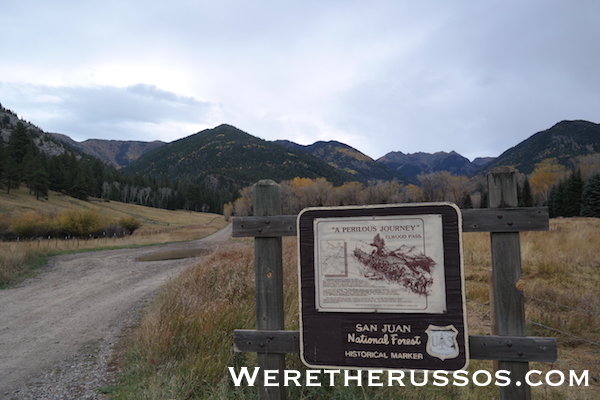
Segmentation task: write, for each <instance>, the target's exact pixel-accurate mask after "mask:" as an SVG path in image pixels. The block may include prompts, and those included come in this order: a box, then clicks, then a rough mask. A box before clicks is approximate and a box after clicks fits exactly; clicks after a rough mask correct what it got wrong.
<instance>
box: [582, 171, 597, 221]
mask: <svg viewBox="0 0 600 400" xmlns="http://www.w3.org/2000/svg"><path fill="white" fill-rule="evenodd" d="M581 200H582V202H581V216H582V217H596V218H600V174H595V175H594V176H592V177H591V178H590V179H588V181H587V183H586V184H585V186H584V187H583V192H582V195H581Z"/></svg>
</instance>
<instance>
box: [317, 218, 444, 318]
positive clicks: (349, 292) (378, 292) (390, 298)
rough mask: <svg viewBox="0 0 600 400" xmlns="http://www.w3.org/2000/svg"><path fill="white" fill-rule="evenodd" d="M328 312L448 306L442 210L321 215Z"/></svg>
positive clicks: (321, 291)
mask: <svg viewBox="0 0 600 400" xmlns="http://www.w3.org/2000/svg"><path fill="white" fill-rule="evenodd" d="M314 232H315V243H316V246H315V260H316V262H315V276H316V306H317V309H318V311H322V312H404V313H411V312H412V313H430V314H442V313H445V312H446V297H445V280H444V262H443V260H444V247H443V243H442V218H441V215H439V214H427V215H416V216H372V217H351V218H347V217H346V218H316V219H315V220H314Z"/></svg>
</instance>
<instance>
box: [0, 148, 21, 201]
mask: <svg viewBox="0 0 600 400" xmlns="http://www.w3.org/2000/svg"><path fill="white" fill-rule="evenodd" d="M2 181H3V183H4V186H5V187H6V193H7V194H10V190H11V189H18V188H19V187H20V186H21V166H20V165H19V164H17V162H16V161H15V160H14V159H13V158H12V157H10V156H9V157H6V169H5V171H4V176H3V179H2Z"/></svg>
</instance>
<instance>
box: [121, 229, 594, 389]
mask: <svg viewBox="0 0 600 400" xmlns="http://www.w3.org/2000/svg"><path fill="white" fill-rule="evenodd" d="M551 226H552V229H551V231H550V232H535V233H533V232H532V233H524V234H522V235H521V242H522V247H523V251H522V258H523V269H524V278H523V280H522V282H521V286H522V287H523V289H524V293H525V295H526V296H528V297H527V304H526V307H527V309H526V318H527V319H528V320H531V321H537V322H539V323H542V324H543V325H547V326H550V327H554V328H557V329H560V330H564V331H565V332H568V333H570V334H572V335H575V336H577V337H580V338H583V339H585V340H587V342H586V341H585V340H584V341H582V340H580V339H577V338H574V337H572V336H565V335H562V334H560V333H558V332H556V331H552V330H547V329H544V328H541V327H539V326H537V325H533V324H529V326H528V329H529V332H528V333H529V335H531V336H556V337H557V338H558V343H559V362H558V363H554V364H541V363H531V365H530V368H531V369H539V370H542V371H548V370H556V369H558V370H561V371H565V372H566V373H567V376H568V373H569V372H568V371H569V370H570V369H576V370H578V371H577V373H578V375H580V374H581V371H579V370H589V376H590V379H589V383H590V385H591V387H569V386H559V387H551V386H548V385H543V386H540V387H537V388H533V390H532V392H533V399H544V400H545V399H569V400H570V399H582V400H585V399H590V400H591V399H597V398H598V397H599V391H598V382H595V381H594V380H593V379H592V377H598V376H600V369H599V361H598V360H600V357H599V356H600V354H599V351H598V348H599V347H598V345H593V344H591V343H590V342H596V343H597V342H598V341H599V336H598V335H599V334H600V326H599V324H600V321H599V318H598V314H599V313H600V310H599V308H598V307H599V305H600V301H599V300H600V291H599V290H598V289H597V288H598V286H599V285H600V272H599V270H598V268H599V267H600V262H599V260H600V259H599V255H598V249H600V235H599V233H600V220H594V219H569V220H555V221H552V223H551ZM296 253H297V249H296V241H295V238H284V271H285V279H284V285H285V310H286V329H297V328H298V284H297V255H296ZM464 254H465V270H466V271H465V272H466V277H467V280H468V283H467V298H468V303H467V309H468V310H467V311H468V325H469V333H470V334H474V335H478V334H479V335H480V334H490V333H491V328H490V326H491V322H490V311H489V306H488V304H489V294H488V293H489V289H488V286H487V285H488V283H489V282H488V281H489V271H490V268H491V267H490V250H489V234H475V233H469V234H465V240H464ZM253 263H254V258H253V247H252V241H251V240H237V241H235V242H233V243H229V244H226V245H224V246H222V247H221V248H220V249H219V250H218V251H217V252H215V253H214V254H213V255H212V256H211V257H210V258H209V259H205V260H203V261H202V262H201V263H199V264H198V265H196V266H194V267H193V268H191V269H190V270H189V271H188V272H187V273H186V274H184V275H183V276H182V277H181V278H179V279H177V280H175V281H173V282H172V283H171V284H170V285H168V286H167V287H166V288H165V290H164V292H163V293H162V295H161V296H160V297H159V299H157V301H156V302H155V303H154V304H153V305H152V306H151V308H150V309H149V310H148V312H147V314H146V315H145V317H144V318H143V320H142V322H141V324H140V327H139V328H138V329H137V330H135V332H134V333H133V334H132V335H131V337H130V338H129V341H128V342H127V343H128V344H127V345H126V347H127V348H128V356H127V357H126V362H125V363H124V370H123V374H122V376H121V381H120V383H119V385H117V387H116V388H114V392H113V395H114V396H115V398H116V399H120V398H123V399H125V398H126V399H130V398H140V399H141V398H153V399H167V398H190V399H245V398H249V397H250V398H253V397H254V396H255V393H256V389H255V388H252V387H250V388H234V387H233V386H232V385H231V380H230V378H229V374H228V372H227V370H226V367H227V366H235V367H240V366H248V367H253V366H254V365H255V358H254V355H252V354H245V353H242V354H240V353H237V354H236V353H233V352H232V332H233V330H234V329H252V328H253V327H254V324H255V322H254V318H255V317H254V312H255V311H254V270H253ZM533 297H535V298H539V299H542V300H545V301H546V302H544V301H538V300H534V299H533ZM548 302H550V303H548ZM554 303H555V304H554ZM564 306H569V307H572V308H573V309H570V308H566V307H564ZM287 368H288V369H298V370H300V369H302V368H303V366H302V364H301V362H300V360H299V357H298V355H288V357H287ZM492 368H493V365H492V362H491V361H481V360H472V361H471V364H470V366H469V370H470V371H471V372H473V371H475V370H478V369H488V370H491V369H492ZM290 392H291V394H290V398H305V399H370V398H372V399H375V398H398V399H421V398H428V399H481V398H499V392H498V389H497V388H495V387H493V386H491V387H477V386H475V385H470V386H468V387H466V388H458V387H442V388H436V387H433V386H432V385H427V386H426V387H423V388H417V387H411V388H410V391H409V390H406V389H405V388H391V389H389V388H364V387H363V388H356V387H354V388H352V387H350V388H345V387H343V386H338V387H334V388H327V387H321V388H300V389H298V388H294V387H291V388H290Z"/></svg>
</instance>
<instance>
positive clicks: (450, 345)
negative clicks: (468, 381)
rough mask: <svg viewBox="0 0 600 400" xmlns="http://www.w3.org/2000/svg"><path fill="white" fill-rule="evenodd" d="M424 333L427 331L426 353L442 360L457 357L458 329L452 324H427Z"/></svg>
mask: <svg viewBox="0 0 600 400" xmlns="http://www.w3.org/2000/svg"><path fill="white" fill-rule="evenodd" d="M425 333H427V354H429V355H430V356H432V357H437V358H439V359H440V360H442V361H444V360H447V359H449V358H456V357H458V353H459V349H458V342H457V341H456V337H457V336H458V330H457V329H456V328H455V327H454V325H447V326H436V325H429V327H428V328H427V330H426V331H425Z"/></svg>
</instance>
